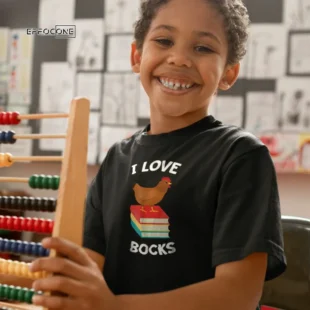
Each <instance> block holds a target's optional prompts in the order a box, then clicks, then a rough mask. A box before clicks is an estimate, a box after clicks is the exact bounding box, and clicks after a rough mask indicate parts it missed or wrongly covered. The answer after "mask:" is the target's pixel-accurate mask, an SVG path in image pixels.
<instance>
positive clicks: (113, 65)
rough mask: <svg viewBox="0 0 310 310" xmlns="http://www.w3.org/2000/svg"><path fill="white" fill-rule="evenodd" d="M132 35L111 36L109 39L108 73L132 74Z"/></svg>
mask: <svg viewBox="0 0 310 310" xmlns="http://www.w3.org/2000/svg"><path fill="white" fill-rule="evenodd" d="M132 41H133V36H132V35H111V36H109V37H108V64H107V67H108V68H107V70H108V72H132V68H131V63H130V50H131V43H132Z"/></svg>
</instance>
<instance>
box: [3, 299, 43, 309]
mask: <svg viewBox="0 0 310 310" xmlns="http://www.w3.org/2000/svg"><path fill="white" fill-rule="evenodd" d="M0 306H1V307H2V306H3V307H7V308H8V309H13V310H43V309H44V308H42V307H38V306H34V305H28V304H16V303H13V304H11V303H8V302H3V301H0Z"/></svg>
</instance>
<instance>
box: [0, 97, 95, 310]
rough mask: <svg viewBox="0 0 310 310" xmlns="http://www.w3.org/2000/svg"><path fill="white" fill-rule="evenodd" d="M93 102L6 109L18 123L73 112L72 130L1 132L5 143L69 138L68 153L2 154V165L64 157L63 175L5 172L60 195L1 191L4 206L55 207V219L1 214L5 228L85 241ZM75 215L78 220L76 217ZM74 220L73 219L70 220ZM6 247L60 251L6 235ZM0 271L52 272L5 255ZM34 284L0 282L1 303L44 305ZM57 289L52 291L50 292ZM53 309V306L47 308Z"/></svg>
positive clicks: (6, 117) (3, 116)
mask: <svg viewBox="0 0 310 310" xmlns="http://www.w3.org/2000/svg"><path fill="white" fill-rule="evenodd" d="M89 109H90V103H89V101H88V100H87V99H86V98H75V99H73V100H72V101H71V106H70V111H69V113H68V114H29V115H19V113H18V112H0V125H18V124H19V123H20V122H21V120H24V119H28V120H29V119H30V120H31V119H38V120H40V119H43V118H60V117H61V118H68V128H67V133H66V134H64V135H40V134H36V135H15V133H14V132H13V131H7V132H0V143H15V142H16V140H18V139H40V138H65V139H66V144H65V150H64V152H63V156H58V157H56V156H55V157H48V156H45V157H44V156H29V157H14V156H12V155H11V154H0V168H1V167H10V166H11V165H12V164H13V163H14V162H17V161H27V162H29V161H30V162H31V161H61V162H62V167H61V174H60V178H59V177H58V176H45V175H32V176H30V177H29V178H14V177H10V178H9V177H0V182H24V183H28V184H29V186H30V187H32V188H37V189H51V190H58V189H59V191H58V197H57V199H53V198H39V197H8V196H0V208H1V209H10V210H23V211H27V210H35V211H45V212H54V211H55V217H54V221H52V220H46V219H40V218H28V217H27V218H25V217H14V216H13V217H10V216H0V229H2V230H17V231H32V232H38V233H42V234H51V235H52V236H54V237H62V238H65V239H67V240H70V241H72V242H74V243H76V244H79V245H82V236H83V234H82V231H83V217H84V204H85V198H86V191H87V147H88V122H89ZM73 217H74V221H72V218H73ZM69 223H70V224H69ZM0 251H2V252H8V253H15V254H24V255H29V256H35V257H39V256H56V255H57V253H55V251H48V250H46V249H44V248H43V247H42V246H41V244H40V243H34V242H25V241H20V240H8V239H2V238H0ZM0 273H1V274H5V275H11V276H17V277H20V278H27V279H38V278H41V277H45V276H48V275H47V274H44V273H31V272H29V271H28V265H27V264H26V263H24V262H19V261H6V260H0ZM37 293H38V294H41V293H42V292H34V291H33V290H31V289H27V288H22V287H14V286H10V285H6V284H3V283H2V284H0V299H2V300H5V302H0V310H1V309H16V310H30V309H42V308H41V307H36V306H34V305H31V299H32V296H33V295H34V294H37ZM44 293H47V294H49V293H51V292H44ZM47 310H48V309H47Z"/></svg>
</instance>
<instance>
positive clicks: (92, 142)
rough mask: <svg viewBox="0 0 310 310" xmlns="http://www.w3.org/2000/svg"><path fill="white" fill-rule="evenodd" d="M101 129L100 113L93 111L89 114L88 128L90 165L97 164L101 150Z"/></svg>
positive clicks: (88, 158)
mask: <svg viewBox="0 0 310 310" xmlns="http://www.w3.org/2000/svg"><path fill="white" fill-rule="evenodd" d="M99 131H100V113H99V112H91V113H90V115H89V130H88V145H89V147H88V153H87V163H88V164H89V165H95V164H97V156H98V152H99Z"/></svg>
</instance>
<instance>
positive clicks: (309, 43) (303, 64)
mask: <svg viewBox="0 0 310 310" xmlns="http://www.w3.org/2000/svg"><path fill="white" fill-rule="evenodd" d="M309 18H310V17H309ZM290 43H291V44H290V59H289V70H288V71H289V73H290V74H308V75H309V76H310V31H309V32H307V33H294V34H292V36H291V42H290ZM306 47H309V48H306Z"/></svg>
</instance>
